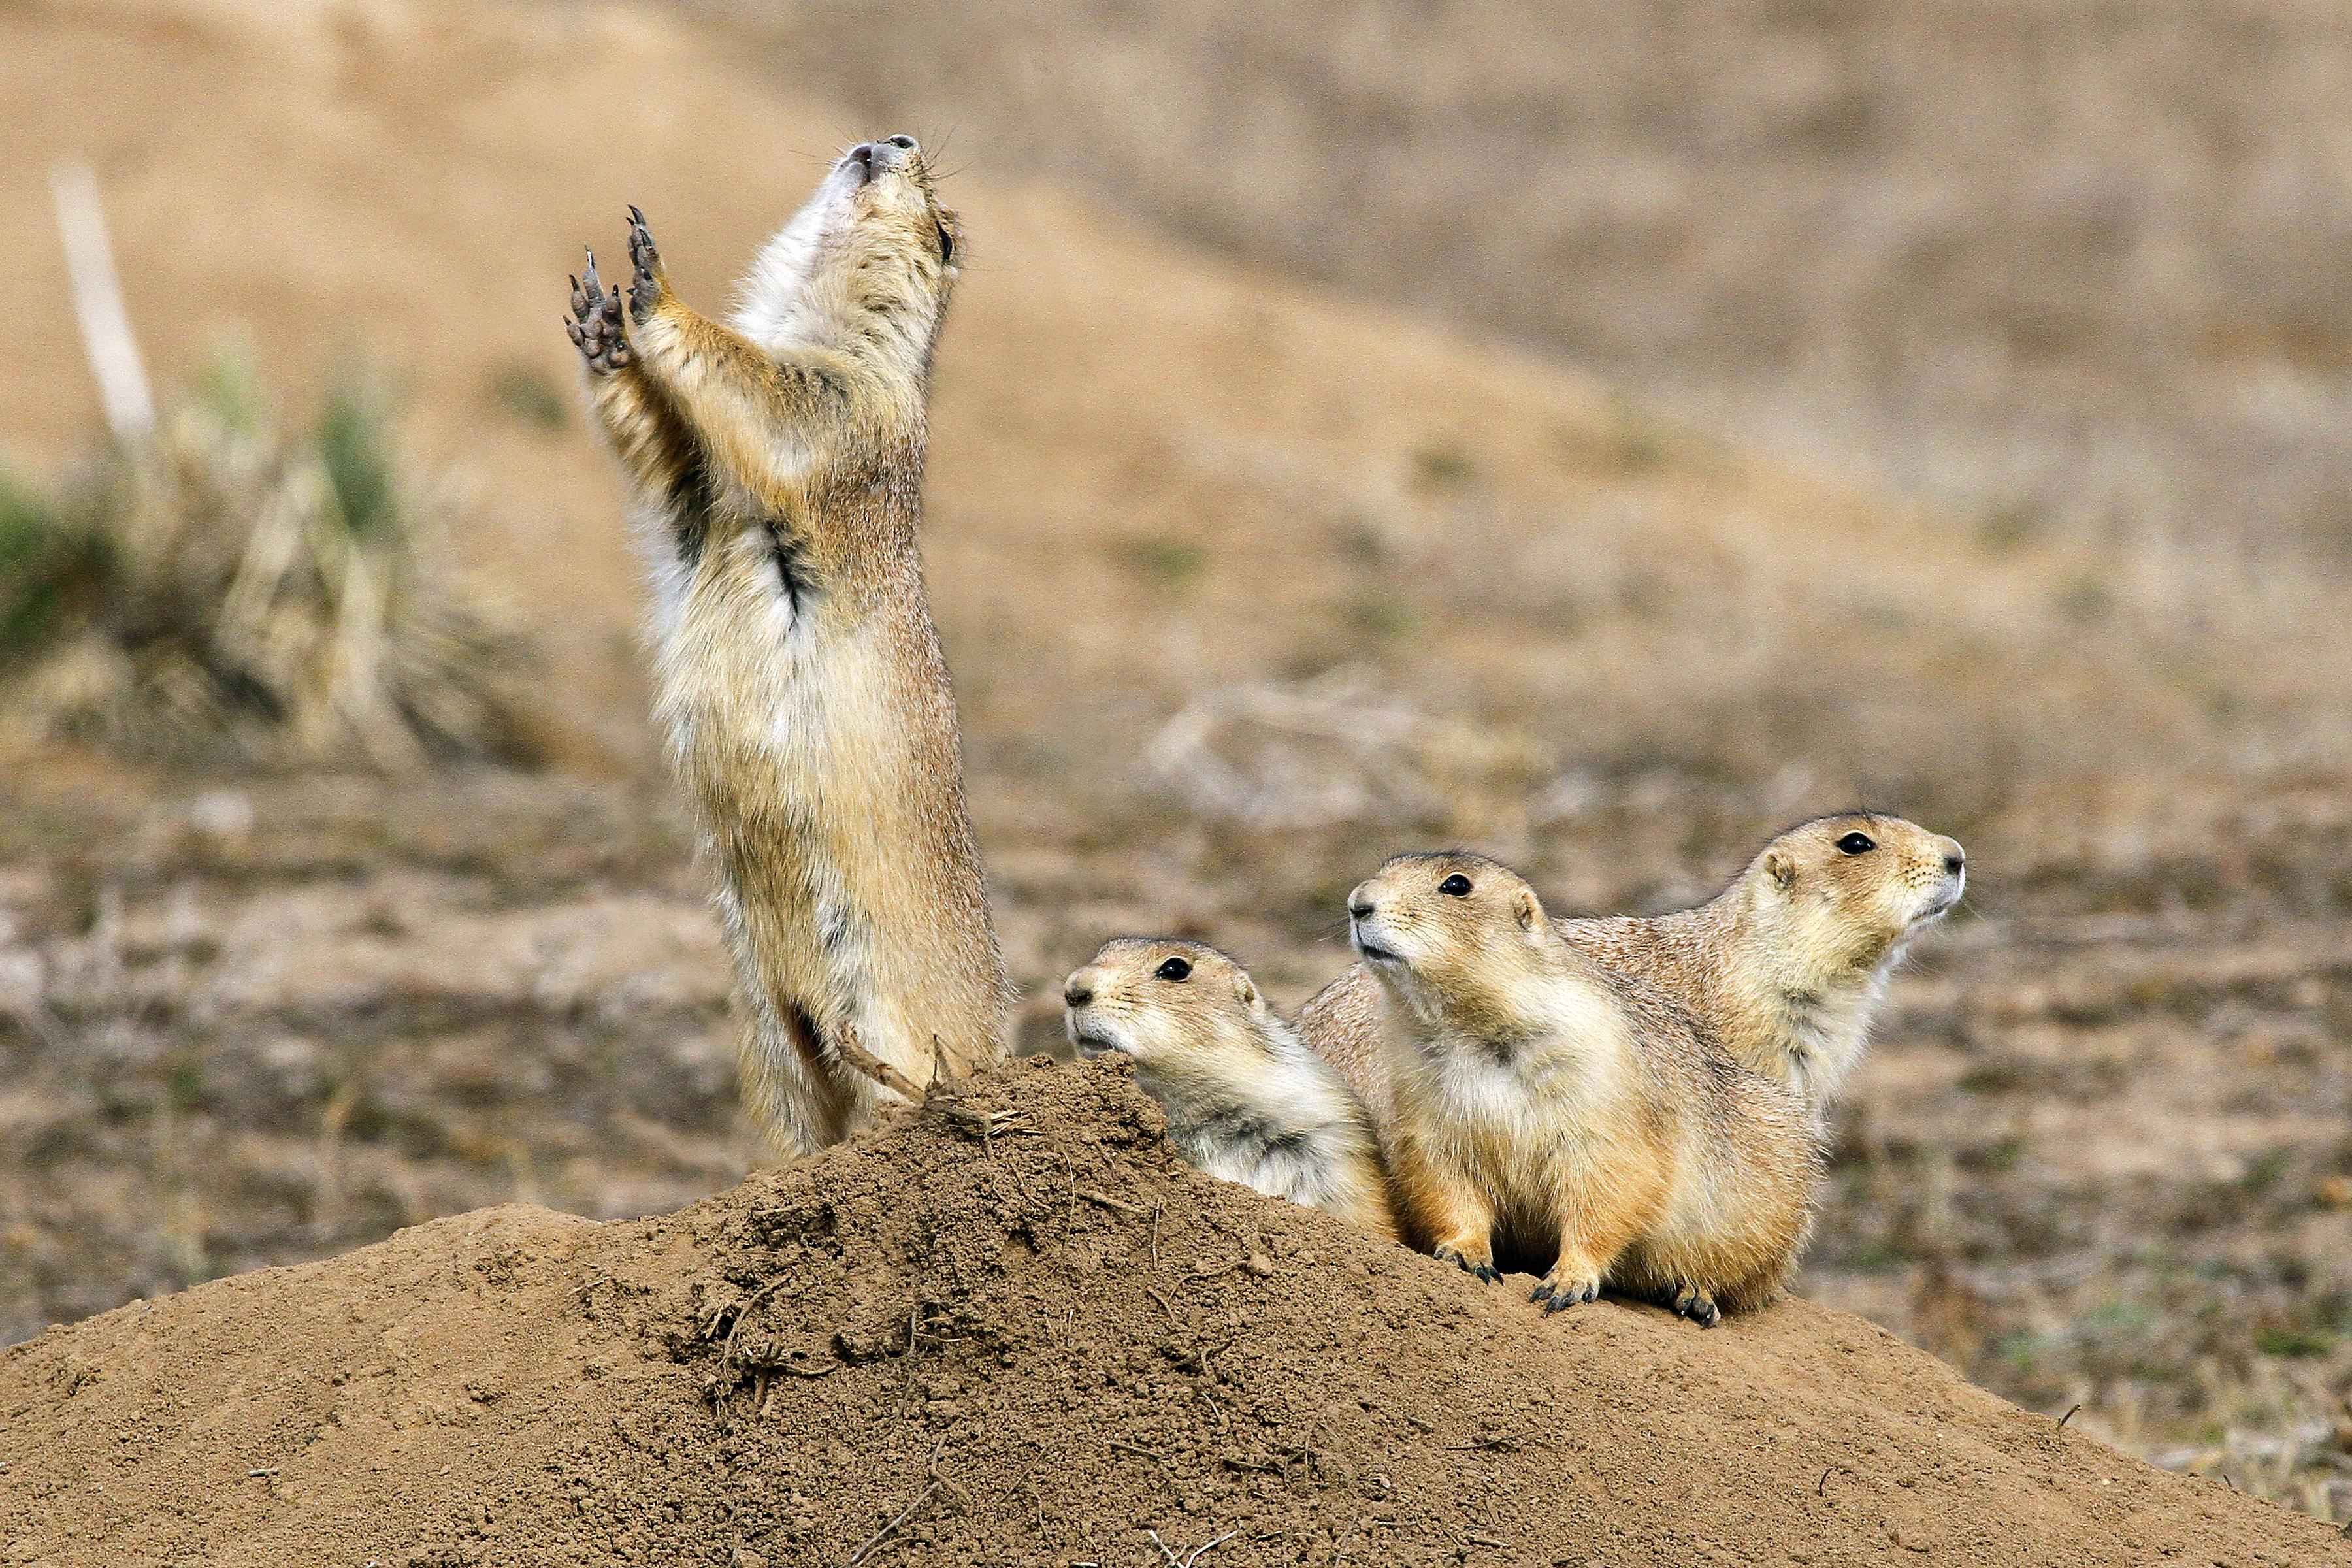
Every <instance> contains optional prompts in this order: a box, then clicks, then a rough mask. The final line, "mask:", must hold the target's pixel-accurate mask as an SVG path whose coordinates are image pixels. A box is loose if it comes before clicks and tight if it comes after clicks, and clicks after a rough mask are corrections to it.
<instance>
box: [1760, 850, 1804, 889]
mask: <svg viewBox="0 0 2352 1568" xmlns="http://www.w3.org/2000/svg"><path fill="white" fill-rule="evenodd" d="M1764 873H1765V875H1767V876H1769V877H1770V878H1771V879H1772V886H1774V887H1775V888H1777V889H1780V891H1781V892H1784V893H1785V892H1787V891H1788V890H1789V889H1791V888H1793V887H1795V886H1796V885H1797V861H1796V857H1794V856H1792V855H1790V853H1789V852H1788V851H1787V850H1785V849H1774V850H1771V851H1769V852H1768V853H1767V854H1766V855H1765V857H1764Z"/></svg>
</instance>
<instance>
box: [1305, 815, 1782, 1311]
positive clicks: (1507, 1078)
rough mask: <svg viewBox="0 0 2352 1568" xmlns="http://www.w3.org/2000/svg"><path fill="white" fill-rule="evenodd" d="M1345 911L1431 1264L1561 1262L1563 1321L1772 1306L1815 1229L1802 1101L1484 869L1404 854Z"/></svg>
mask: <svg viewBox="0 0 2352 1568" xmlns="http://www.w3.org/2000/svg"><path fill="white" fill-rule="evenodd" d="M1348 916H1349V931H1350V934H1351V935H1352V937H1353V940H1354V942H1355V944H1356V950H1357V951H1358V952H1360V953H1362V954H1363V956H1364V960H1365V962H1366V963H1367V964H1368V965H1369V966H1370V971H1371V973H1372V975H1373V976H1374V978H1375V983H1376V984H1377V985H1378V986H1379V988H1380V989H1379V1004H1380V1013H1381V1040H1382V1045H1383V1047H1384V1049H1385V1051H1386V1054H1387V1057H1388V1063H1389V1066H1388V1075H1389V1080H1390V1082H1391V1086H1392V1108H1391V1119H1390V1121H1389V1125H1388V1128H1387V1131H1388V1133H1389V1135H1390V1158H1391V1162H1392V1163H1393V1166H1394V1169H1395V1172H1396V1190H1397V1201H1398V1206H1399V1208H1400V1210H1401V1211H1402V1219H1403V1221H1404V1223H1405V1226H1406V1228H1407V1229H1408V1231H1412V1232H1417V1233H1419V1234H1421V1235H1423V1236H1424V1237H1426V1238H1427V1240H1428V1243H1429V1246H1430V1250H1431V1251H1432V1252H1433V1254H1434V1256H1436V1257H1438V1258H1444V1259H1448V1260H1450V1261H1452V1262H1454V1263H1456V1264H1459V1265H1460V1266H1461V1267H1462V1268H1465V1269H1467V1270H1469V1271H1470V1272H1471V1273H1473V1274H1475V1275H1477V1276H1478V1277H1479V1278H1481V1279H1488V1280H1494V1279H1500V1278H1501V1276H1500V1274H1499V1273H1498V1272H1497V1271H1496V1267H1495V1257H1496V1241H1497V1239H1498V1238H1499V1239H1501V1240H1502V1241H1503V1242H1504V1243H1505V1244H1506V1245H1507V1246H1510V1247H1514V1248H1515V1249H1524V1250H1527V1251H1529V1252H1539V1251H1542V1250H1545V1249H1549V1248H1556V1249H1557V1253H1556V1258H1555V1261H1554V1263H1553V1265H1552V1268H1551V1270H1550V1272H1549V1273H1548V1274H1547V1275H1545V1277H1544V1279H1543V1282H1542V1283H1541V1284H1539V1285H1538V1286H1537V1287H1536V1292H1535V1295H1536V1300H1540V1301H1546V1302H1548V1303H1549V1304H1548V1306H1547V1308H1546V1310H1549V1311H1558V1310H1560V1309H1562V1308H1564V1307H1568V1306H1572V1305H1574V1304H1575V1303H1577V1302H1580V1301H1590V1300H1592V1299H1593V1298H1594V1297H1595V1296H1597V1295H1599V1294H1600V1292H1601V1285H1602V1283H1603V1282H1604V1281H1607V1282H1609V1283H1612V1284H1613V1285H1615V1286H1616V1287H1617V1288H1618V1289H1622V1290H1624V1291H1627V1292H1628V1293H1631V1294H1635V1295H1640V1296H1645V1297H1649V1298H1652V1299H1654V1300H1662V1301H1665V1302H1667V1303H1669V1304H1671V1305H1672V1306H1673V1307H1674V1309H1675V1310H1676V1311H1677V1312H1680V1313H1682V1314H1683V1315H1684V1316H1685V1317H1687V1318H1690V1319H1691V1320H1693V1321H1696V1322H1697V1323H1699V1324H1701V1325H1703V1326H1704V1325H1712V1324H1713V1323H1714V1322H1715V1321H1716V1319H1717V1315H1718V1312H1719V1311H1721V1310H1728V1311H1741V1310H1748V1309H1752V1308H1755V1307H1759V1306H1761V1305H1763V1304H1764V1302H1766V1301H1767V1300H1769V1299H1770V1297H1771V1295H1772V1293H1773V1291H1774V1290H1775V1289H1778V1287H1779V1286H1780V1282H1781V1281H1782V1279H1785V1278H1786V1277H1787V1275H1788V1272H1789V1270H1790V1268H1791V1267H1792V1266H1793V1265H1794V1263H1795V1261H1796V1258H1797V1254H1798V1252H1799V1251H1800V1249H1801V1248H1802V1247H1803V1246H1804V1242H1805V1237H1806V1236H1807V1234H1808V1232H1809V1231H1810V1230H1811V1224H1812V1192H1813V1183H1814V1180H1815V1178H1816V1176H1817V1175H1818V1173H1819V1168H1820V1160H1821V1156H1820V1152H1819V1148H1818V1143H1817V1140H1816V1138H1815V1135H1814V1131H1813V1128H1814V1121H1813V1118H1812V1117H1811V1115H1810V1114H1809V1113H1808V1112H1807V1110H1806V1107H1805V1105H1804V1102H1803V1100H1801V1099H1800V1098H1799V1097H1798V1096H1797V1095H1796V1094H1795V1093H1794V1092H1793V1091H1791V1090H1790V1089H1787V1088H1785V1087H1783V1086H1782V1085H1780V1084H1778V1083H1775V1082H1773V1081H1772V1080H1771V1079H1767V1078H1765V1077H1763V1076H1761V1075H1760V1074H1758V1073H1753V1072H1750V1071H1748V1069H1747V1068H1743V1067H1741V1066H1739V1065H1738V1063H1736V1062H1733V1061H1731V1060H1729V1059H1728V1058H1726V1057H1724V1056H1722V1055H1721V1054H1719V1053H1718V1052H1717V1051H1715V1050H1713V1049H1712V1048H1710V1047H1708V1046H1707V1045H1706V1042H1705V1040H1704V1039H1703V1038H1702V1037H1701V1036H1700V1035H1699V1033H1698V1031H1697V1030H1696V1028H1695V1027H1694V1026H1693V1025H1692V1024H1691V1022H1690V1020H1689V1019H1688V1018H1687V1017H1686V1016H1684V1015H1683V1014H1682V1013H1681V1012H1680V1011H1679V1010H1678V1009H1676V1008H1675V1006H1674V1005H1673V1004H1672V1003H1671V1002H1669V1001H1668V1000H1667V999H1666V998H1665V997H1664V996H1662V995H1660V994H1658V993H1657V992H1656V991H1654V989H1652V988H1651V987H1649V986H1646V985H1644V984H1642V983H1641V982H1639V981H1637V980H1633V979H1630V978H1628V977H1627V976H1624V975H1622V974H1619V973H1615V972H1613V971H1612V970H1609V969H1607V968H1604V967H1603V966H1602V965H1601V964H1600V963H1595V962H1594V961H1593V960H1592V959H1591V958H1589V957H1587V956H1586V955H1584V954H1583V953H1581V952H1578V951H1577V950H1576V949H1575V948H1573V947H1571V946H1570V945H1569V943H1568V942H1567V941H1566V940H1565V939H1563V938H1562V937H1561V936H1560V934H1559V931H1555V930H1554V929H1553V928H1552V926H1551V924H1550V922H1549V921H1546V920H1545V918H1544V911H1543V905H1542V903H1541V902H1540V901H1539V900H1538V899H1537V897H1536V894H1535V890H1534V889H1532V888H1529V887H1528V884H1527V883H1526V882H1525V881H1524V880H1522V879H1520V878H1519V877H1518V876H1517V873H1515V872H1513V871H1511V870H1510V869H1509V868H1507V867H1504V866H1501V865H1497V864H1496V862H1494V861H1492V860H1488V859H1486V858H1484V857H1482V856H1476V855H1465V854H1444V855H1402V856H1399V857H1397V858H1395V859H1392V860H1391V861H1389V862H1388V863H1387V864H1386V865H1385V866H1383V867H1381V869H1380V871H1379V872H1378V873H1377V874H1376V875H1374V876H1373V877H1372V878H1371V879H1370V880H1368V881H1365V882H1362V883H1360V884H1359V885H1358V886H1357V888H1356V889H1355V891H1354V892H1352V893H1350V894H1349V899H1348Z"/></svg>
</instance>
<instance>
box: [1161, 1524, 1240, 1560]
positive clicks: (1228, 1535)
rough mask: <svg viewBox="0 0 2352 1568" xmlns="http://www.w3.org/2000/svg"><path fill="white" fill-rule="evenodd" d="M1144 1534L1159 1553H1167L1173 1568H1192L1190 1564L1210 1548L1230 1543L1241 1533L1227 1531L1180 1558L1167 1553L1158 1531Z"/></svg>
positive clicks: (1165, 1544) (1167, 1550) (1199, 1558)
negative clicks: (1158, 1549) (1149, 1538)
mask: <svg viewBox="0 0 2352 1568" xmlns="http://www.w3.org/2000/svg"><path fill="white" fill-rule="evenodd" d="M1145 1533H1146V1534H1148V1535H1150V1537H1151V1544H1152V1545H1154V1546H1157V1547H1158V1548H1160V1551H1161V1552H1166V1553H1167V1556H1168V1561H1169V1562H1171V1563H1174V1564H1175V1568H1192V1564H1193V1563H1198V1562H1199V1561H1200V1560H1201V1553H1202V1552H1206V1551H1208V1550H1209V1549H1210V1548H1211V1547H1215V1546H1223V1544H1224V1543H1225V1542H1228V1541H1231V1540H1232V1539H1233V1538H1234V1536H1236V1535H1239V1534H1240V1533H1241V1531H1238V1530H1228V1531H1225V1532H1224V1533H1223V1535H1220V1536H1219V1537H1217V1538H1216V1539H1215V1540H1214V1541H1210V1542H1203V1543H1202V1544H1201V1545H1199V1546H1195V1547H1194V1548H1192V1551H1190V1552H1186V1553H1185V1554H1184V1555H1183V1556H1181V1557H1179V1556H1177V1555H1176V1553H1175V1552H1171V1551H1169V1549H1168V1543H1167V1542H1164V1541H1162V1540H1160V1532H1159V1531H1156V1530H1153V1531H1146V1532H1145Z"/></svg>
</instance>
